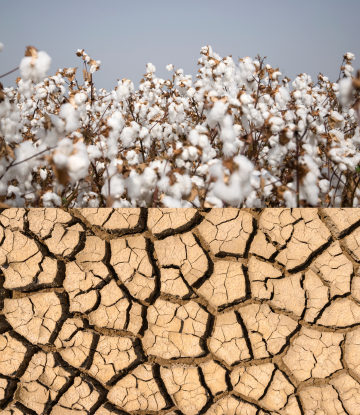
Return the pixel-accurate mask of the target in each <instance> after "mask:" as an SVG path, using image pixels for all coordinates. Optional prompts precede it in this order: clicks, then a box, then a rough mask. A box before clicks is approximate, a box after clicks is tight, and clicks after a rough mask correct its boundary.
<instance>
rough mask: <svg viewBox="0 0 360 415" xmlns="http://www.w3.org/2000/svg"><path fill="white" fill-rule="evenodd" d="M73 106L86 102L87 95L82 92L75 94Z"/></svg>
mask: <svg viewBox="0 0 360 415" xmlns="http://www.w3.org/2000/svg"><path fill="white" fill-rule="evenodd" d="M74 98H75V104H76V105H79V106H80V105H82V104H84V103H85V102H86V101H87V98H88V97H87V95H86V94H85V93H84V92H80V93H78V94H75V97H74Z"/></svg>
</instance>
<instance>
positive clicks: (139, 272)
mask: <svg viewBox="0 0 360 415" xmlns="http://www.w3.org/2000/svg"><path fill="white" fill-rule="evenodd" d="M110 245H111V259H110V264H111V265H112V266H113V267H114V269H115V272H116V274H117V276H118V278H119V279H120V280H121V281H122V282H123V283H124V285H125V286H126V287H127V289H128V290H129V292H130V294H131V295H132V296H134V297H135V298H137V299H138V300H143V301H149V300H150V299H151V298H152V296H153V295H154V293H155V276H154V270H153V266H152V264H151V262H150V258H149V254H148V252H147V242H146V239H145V238H144V237H143V236H133V237H129V238H124V239H113V240H112V241H111V242H110Z"/></svg>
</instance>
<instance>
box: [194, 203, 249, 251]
mask: <svg viewBox="0 0 360 415" xmlns="http://www.w3.org/2000/svg"><path fill="white" fill-rule="evenodd" d="M198 229H199V232H200V234H201V236H202V237H203V238H204V240H205V241H206V242H207V243H208V245H209V246H210V250H211V253H212V254H213V255H219V254H220V255H236V256H244V253H245V249H246V245H247V242H248V240H249V238H250V236H251V234H252V232H253V229H254V227H253V217H252V215H251V214H250V213H248V212H244V211H242V210H240V209H233V208H226V209H212V210H211V211H210V212H209V213H208V214H207V215H206V216H205V220H204V221H203V222H202V223H201V224H200V225H199V226H198Z"/></svg>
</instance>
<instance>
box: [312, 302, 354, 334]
mask: <svg viewBox="0 0 360 415" xmlns="http://www.w3.org/2000/svg"><path fill="white" fill-rule="evenodd" d="M316 323H317V324H320V325H321V326H326V327H339V328H340V327H350V326H352V325H354V324H359V323H360V306H359V305H358V304H357V303H355V301H352V300H350V299H349V298H337V299H336V300H334V301H332V303H331V304H330V305H329V306H328V307H327V308H326V309H325V311H324V312H323V314H322V315H321V317H320V319H319V320H318V321H317V322H316Z"/></svg>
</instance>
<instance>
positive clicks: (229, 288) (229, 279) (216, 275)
mask: <svg viewBox="0 0 360 415" xmlns="http://www.w3.org/2000/svg"><path fill="white" fill-rule="evenodd" d="M198 293H199V294H201V295H202V296H204V297H205V298H206V299H207V300H208V301H209V303H210V305H211V306H212V307H214V308H221V307H225V306H227V305H230V304H232V303H234V302H239V301H241V300H244V299H245V297H246V282H245V276H244V272H243V268H242V265H241V264H240V263H239V262H228V261H219V262H215V264H214V272H213V274H212V275H211V277H210V278H209V279H207V280H206V281H205V282H204V284H203V285H202V286H201V287H200V288H199V290H198Z"/></svg>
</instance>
